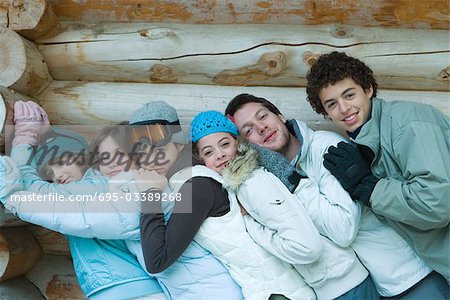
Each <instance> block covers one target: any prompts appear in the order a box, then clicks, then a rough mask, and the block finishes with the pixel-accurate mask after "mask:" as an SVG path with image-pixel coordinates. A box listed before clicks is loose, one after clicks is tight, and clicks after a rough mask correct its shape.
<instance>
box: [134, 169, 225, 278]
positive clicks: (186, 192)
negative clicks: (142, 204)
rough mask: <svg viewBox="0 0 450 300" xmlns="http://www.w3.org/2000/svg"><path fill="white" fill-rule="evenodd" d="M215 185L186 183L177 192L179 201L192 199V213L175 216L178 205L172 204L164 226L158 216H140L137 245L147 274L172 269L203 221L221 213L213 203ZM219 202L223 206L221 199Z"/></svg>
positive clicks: (203, 180) (201, 179)
mask: <svg viewBox="0 0 450 300" xmlns="http://www.w3.org/2000/svg"><path fill="white" fill-rule="evenodd" d="M215 183H216V182H215V181H214V180H212V179H210V178H204V177H195V178H193V179H192V180H190V181H188V182H186V183H185V184H184V185H183V186H182V187H181V189H180V194H181V201H187V202H189V201H191V199H192V212H190V213H182V212H177V211H179V209H177V206H178V205H182V204H180V203H178V202H176V203H175V208H174V213H173V214H172V215H171V217H170V219H169V222H168V223H167V225H166V224H165V223H164V214H163V213H161V212H149V213H142V214H141V243H142V251H143V254H144V260H145V266H146V268H147V271H148V272H150V273H159V272H162V271H164V270H165V269H167V268H168V267H169V266H170V265H172V263H174V262H175V261H176V260H177V259H178V258H179V257H180V255H181V254H182V253H183V252H184V251H185V250H186V248H187V247H188V246H189V244H190V243H191V242H192V240H193V239H194V236H195V234H196V233H197V231H198V229H199V228H200V226H201V225H202V223H203V221H204V220H205V219H206V218H207V217H208V216H214V215H217V211H218V210H223V205H220V206H218V205H217V203H215V202H217V200H218V199H216V198H217V197H215V195H217V186H216V184H215ZM217 184H218V183H217ZM191 195H192V196H191ZM227 200H228V198H227ZM181 201H180V202H181ZM219 201H220V202H221V203H223V199H219Z"/></svg>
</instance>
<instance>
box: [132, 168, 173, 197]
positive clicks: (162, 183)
mask: <svg viewBox="0 0 450 300" xmlns="http://www.w3.org/2000/svg"><path fill="white" fill-rule="evenodd" d="M133 176H134V179H135V181H136V186H137V188H138V189H139V191H141V192H145V191H147V190H149V189H151V188H156V189H159V190H163V189H164V188H165V187H166V185H167V178H166V177H165V176H162V175H160V174H158V172H156V171H148V170H144V169H143V168H140V169H139V170H133Z"/></svg>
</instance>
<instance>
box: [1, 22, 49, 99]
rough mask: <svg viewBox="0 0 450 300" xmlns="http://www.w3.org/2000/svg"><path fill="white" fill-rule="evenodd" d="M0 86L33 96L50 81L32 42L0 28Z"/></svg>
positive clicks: (42, 61) (42, 60)
mask: <svg viewBox="0 0 450 300" xmlns="http://www.w3.org/2000/svg"><path fill="white" fill-rule="evenodd" d="M0 53H2V55H1V57H0V85H2V86H6V87H10V88H11V89H14V90H16V91H18V92H20V93H22V94H25V95H28V96H35V95H36V94H38V93H39V92H40V91H42V90H43V89H44V88H45V87H47V85H48V84H49V82H50V81H51V80H52V78H51V76H50V74H49V73H48V69H47V65H46V63H45V61H44V59H43V57H42V55H41V54H40V53H39V50H38V49H37V48H36V45H35V44H34V43H33V42H30V41H28V40H26V39H24V38H23V37H21V36H20V35H19V34H17V33H16V32H14V31H12V30H11V29H8V28H0Z"/></svg>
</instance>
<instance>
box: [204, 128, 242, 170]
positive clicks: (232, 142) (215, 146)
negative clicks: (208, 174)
mask: <svg viewBox="0 0 450 300" xmlns="http://www.w3.org/2000/svg"><path fill="white" fill-rule="evenodd" d="M197 150H198V153H199V156H200V159H201V160H203V162H204V163H205V165H206V166H207V167H208V168H210V169H211V170H214V171H216V172H217V173H219V174H222V171H223V169H224V168H225V167H226V166H227V165H228V162H229V161H230V159H232V158H233V157H235V156H236V139H235V138H234V137H233V136H232V135H231V134H229V133H228V132H216V133H212V134H209V135H207V136H205V137H202V138H201V139H200V140H198V142H197Z"/></svg>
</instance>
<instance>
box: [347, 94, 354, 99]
mask: <svg viewBox="0 0 450 300" xmlns="http://www.w3.org/2000/svg"><path fill="white" fill-rule="evenodd" d="M353 97H355V93H347V94H345V98H346V99H352V98H353Z"/></svg>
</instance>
